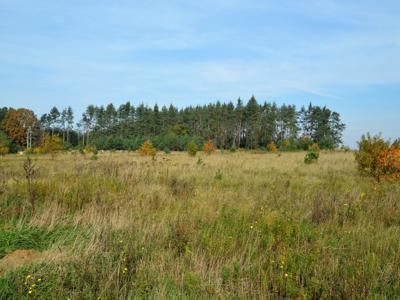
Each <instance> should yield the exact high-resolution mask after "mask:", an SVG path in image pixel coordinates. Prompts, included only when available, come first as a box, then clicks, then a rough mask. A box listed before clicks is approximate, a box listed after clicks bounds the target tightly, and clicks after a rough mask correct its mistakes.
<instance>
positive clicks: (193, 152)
mask: <svg viewBox="0 0 400 300" xmlns="http://www.w3.org/2000/svg"><path fill="white" fill-rule="evenodd" d="M197 150H198V148H197V144H196V143H195V142H194V141H191V142H190V143H189V144H188V145H187V152H188V154H189V155H190V156H196V154H197Z"/></svg>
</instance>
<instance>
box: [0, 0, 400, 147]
mask: <svg viewBox="0 0 400 300" xmlns="http://www.w3.org/2000/svg"><path fill="white" fill-rule="evenodd" d="M252 95H254V96H255V97H256V98H257V100H258V101H259V102H264V101H270V102H272V101H275V102H276V103H278V104H283V103H286V104H295V105H296V106H298V107H300V106H302V105H307V104H308V103H309V102H312V103H313V104H317V105H326V106H328V107H329V108H331V109H332V110H335V111H337V112H339V113H340V114H341V116H342V119H343V121H344V123H346V125H347V128H346V130H345V132H344V137H343V140H344V144H346V145H348V146H351V147H354V146H355V145H356V141H357V140H358V139H359V138H360V136H361V135H362V134H363V133H366V132H370V133H372V134H376V133H382V135H383V136H384V137H386V138H391V139H392V140H393V139H395V138H397V137H400V122H399V115H400V1H398V0H393V1H391V0H381V1H376V0H374V1H372V0H363V1H360V0H325V1H324V0H319V1H318V0H280V1H268V0H246V1H239V0H230V1H218V0H212V1H211V0H202V1H192V0H185V1H183V0H182V1H178V0H169V1H151V0H149V1H135V0H130V1H128V0H127V1H121V0H114V1H103V0H96V1H95V0H79V1H78V0H68V1H63V0H59V1H58V0H51V1H50V0H41V1H32V0H23V1H22V0H0V106H12V107H27V108H30V109H32V110H34V111H35V113H36V114H37V115H38V116H40V115H41V114H43V113H45V112H48V111H49V110H50V109H51V107H53V106H57V107H59V108H61V109H62V108H63V107H66V106H72V108H73V109H74V111H75V114H76V115H77V116H76V117H77V118H80V115H81V114H82V112H83V111H84V109H85V108H86V106H87V105H89V104H95V105H102V104H107V103H109V102H112V103H114V104H115V105H120V104H121V103H124V102H126V101H131V103H133V104H135V105H137V104H139V103H145V104H147V105H154V104H155V103H157V104H158V105H160V106H162V105H169V104H170V103H172V104H174V105H176V106H178V107H184V106H188V105H198V104H207V103H210V102H215V101H217V100H219V101H223V102H225V101H230V100H232V101H236V99H237V98H238V97H241V98H242V99H243V100H248V99H249V98H250V97H251V96H252Z"/></svg>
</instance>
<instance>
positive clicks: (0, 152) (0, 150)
mask: <svg viewBox="0 0 400 300" xmlns="http://www.w3.org/2000/svg"><path fill="white" fill-rule="evenodd" d="M9 151H10V149H9V148H8V147H6V146H0V155H6V154H7V153H8V152H9Z"/></svg>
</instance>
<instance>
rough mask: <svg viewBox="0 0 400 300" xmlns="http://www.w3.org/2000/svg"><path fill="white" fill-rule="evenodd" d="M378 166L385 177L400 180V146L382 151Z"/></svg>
mask: <svg viewBox="0 0 400 300" xmlns="http://www.w3.org/2000/svg"><path fill="white" fill-rule="evenodd" d="M378 166H379V169H380V170H381V173H382V174H384V176H385V177H389V178H392V179H400V146H392V147H390V148H388V149H386V150H384V151H382V152H381V153H380V155H379V160H378Z"/></svg>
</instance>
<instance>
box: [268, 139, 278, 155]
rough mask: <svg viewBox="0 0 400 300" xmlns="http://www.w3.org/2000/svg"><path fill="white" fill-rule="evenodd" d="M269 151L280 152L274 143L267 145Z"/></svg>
mask: <svg viewBox="0 0 400 300" xmlns="http://www.w3.org/2000/svg"><path fill="white" fill-rule="evenodd" d="M267 149H268V151H269V152H273V153H275V152H278V147H277V146H276V144H275V143H274V142H271V143H269V144H268V145H267Z"/></svg>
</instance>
